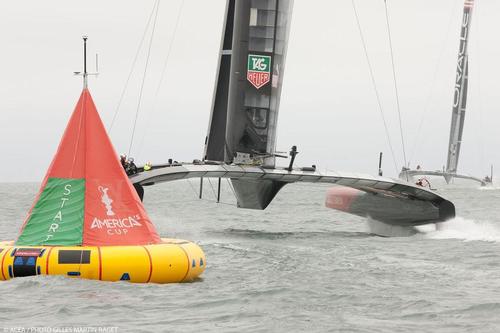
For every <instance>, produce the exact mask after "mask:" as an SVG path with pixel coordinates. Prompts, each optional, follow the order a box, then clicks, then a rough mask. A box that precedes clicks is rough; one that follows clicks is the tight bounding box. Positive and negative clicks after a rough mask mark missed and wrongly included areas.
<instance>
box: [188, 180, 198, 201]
mask: <svg viewBox="0 0 500 333" xmlns="http://www.w3.org/2000/svg"><path fill="white" fill-rule="evenodd" d="M186 180H187V181H188V183H189V186H190V187H191V189H192V190H193V192H194V195H195V196H196V197H198V192H196V189H195V188H194V186H193V184H192V183H191V179H189V178H188V179H186Z"/></svg>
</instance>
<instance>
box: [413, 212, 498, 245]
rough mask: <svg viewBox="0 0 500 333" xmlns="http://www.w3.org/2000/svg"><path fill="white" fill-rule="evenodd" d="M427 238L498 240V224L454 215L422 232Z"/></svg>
mask: <svg viewBox="0 0 500 333" xmlns="http://www.w3.org/2000/svg"><path fill="white" fill-rule="evenodd" d="M423 234H424V237H425V238H428V239H461V240H464V241H486V242H500V226H499V225H498V224H496V223H493V222H490V221H474V220H469V219H465V218H463V217H456V218H454V219H452V220H450V221H447V222H442V223H439V224H438V225H436V228H435V230H432V231H427V232H423Z"/></svg>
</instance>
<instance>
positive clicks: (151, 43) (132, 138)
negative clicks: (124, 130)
mask: <svg viewBox="0 0 500 333" xmlns="http://www.w3.org/2000/svg"><path fill="white" fill-rule="evenodd" d="M159 8H160V1H159V0H157V1H156V12H155V18H154V21H153V28H152V31H151V38H150V39H149V46H148V53H147V56H146V64H145V65H144V73H143V75H142V82H141V89H140V91H139V100H138V101H137V109H136V111H135V118H134V126H133V128H132V136H131V138H130V145H129V147H128V156H130V152H131V151H132V145H133V143H134V136H135V129H136V126H137V118H138V116H139V110H140V109H141V102H142V93H143V91H144V83H145V82H146V73H147V70H148V65H149V58H150V56H151V46H152V45H153V39H154V35H155V28H156V20H157V18H158V9H159Z"/></svg>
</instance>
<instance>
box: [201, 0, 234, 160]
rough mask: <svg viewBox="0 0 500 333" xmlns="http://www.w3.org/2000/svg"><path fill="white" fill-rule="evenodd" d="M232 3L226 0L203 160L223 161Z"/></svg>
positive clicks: (232, 21)
mask: <svg viewBox="0 0 500 333" xmlns="http://www.w3.org/2000/svg"><path fill="white" fill-rule="evenodd" d="M234 5H235V0H228V1H227V4H226V11H225V20H224V26H223V34H224V35H223V38H222V42H221V49H220V53H219V63H218V68H217V79H216V84H215V87H214V96H213V100H212V110H211V114H210V119H209V125H208V134H207V137H206V139H205V151H204V154H203V159H204V160H210V161H224V146H225V141H226V120H227V101H228V92H229V77H230V73H231V71H230V69H231V53H232V45H233V26H234Z"/></svg>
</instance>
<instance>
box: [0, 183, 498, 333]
mask: <svg viewBox="0 0 500 333" xmlns="http://www.w3.org/2000/svg"><path fill="white" fill-rule="evenodd" d="M212 184H213V185H215V182H213V181H212ZM197 188H198V182H197V181H194V180H193V181H191V182H187V181H178V182H173V183H166V184H161V185H158V186H154V187H149V188H146V197H145V204H146V208H147V210H148V212H149V214H150V216H151V218H152V220H153V221H154V222H155V224H156V226H157V228H158V229H159V231H160V233H161V234H162V236H169V237H176V238H184V239H189V240H193V241H195V242H197V243H199V244H200V245H201V246H202V248H203V249H204V251H205V253H206V256H207V262H208V265H207V269H206V271H205V273H204V275H203V278H202V279H200V280H198V281H196V282H192V283H183V284H169V285H155V284H149V285H139V284H130V283H126V282H116V283H110V282H99V281H87V280H79V279H69V278H65V277H27V278H18V279H14V280H11V281H8V282H2V283H0V295H1V296H0V297H1V298H0V299H1V300H2V301H1V304H0V332H2V329H3V330H4V332H22V331H23V329H24V331H28V330H27V329H31V330H32V331H33V332H35V330H38V331H43V332H56V331H57V329H59V331H64V330H66V332H74V331H75V332H76V331H78V330H81V331H84V330H83V329H87V332H92V331H96V332H99V331H101V332H104V331H106V332H326V331H331V332H498V331H500V189H494V188H493V189H484V190H482V189H478V188H463V187H462V188H461V187H456V186H455V187H454V186H452V187H447V188H445V189H442V190H440V193H442V194H443V195H445V196H447V197H448V198H450V199H451V200H453V201H454V202H455V204H456V207H457V216H458V217H457V218H455V219H454V220H452V221H449V222H447V223H444V224H443V225H442V227H441V228H440V229H439V230H436V229H435V228H432V227H429V228H423V230H421V231H422V232H420V233H418V234H416V235H412V236H409V237H379V236H376V235H373V234H371V233H370V232H369V230H370V227H371V225H370V223H371V222H367V221H365V220H363V219H361V218H357V217H353V216H350V215H347V214H344V213H340V212H335V211H333V210H330V209H327V208H325V207H324V205H323V203H324V195H325V192H326V189H327V187H324V186H318V185H288V186H286V187H285V188H284V189H283V190H282V192H281V193H280V194H279V195H278V197H277V198H276V199H275V201H274V202H273V203H272V204H271V206H270V207H269V208H268V209H267V210H265V211H252V210H243V209H237V208H236V207H234V204H235V201H234V198H233V195H232V193H231V191H230V188H229V187H228V186H227V185H225V186H224V187H223V194H222V198H223V201H224V202H223V203H220V204H217V203H215V202H214V192H213V188H212V187H211V186H210V184H209V183H208V182H207V183H205V192H204V200H198V199H197V198H196V189H197ZM37 189H38V184H26V183H22V184H0V195H1V198H2V200H1V202H0V237H1V239H4V240H8V239H13V238H15V237H16V235H17V232H18V229H19V228H20V226H21V223H22V221H23V219H24V217H25V214H26V212H27V210H28V208H29V206H30V205H31V202H32V200H33V198H34V195H35V193H36V191H37Z"/></svg>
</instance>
